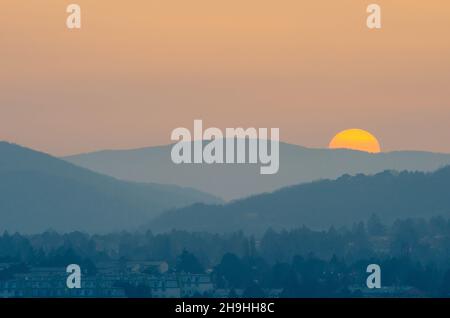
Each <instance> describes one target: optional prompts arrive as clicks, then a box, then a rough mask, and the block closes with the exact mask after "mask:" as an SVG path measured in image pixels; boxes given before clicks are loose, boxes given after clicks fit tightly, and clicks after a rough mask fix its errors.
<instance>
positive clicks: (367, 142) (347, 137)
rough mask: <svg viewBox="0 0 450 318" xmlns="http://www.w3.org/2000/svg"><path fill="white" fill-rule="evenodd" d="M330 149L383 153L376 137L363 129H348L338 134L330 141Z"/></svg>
mask: <svg viewBox="0 0 450 318" xmlns="http://www.w3.org/2000/svg"><path fill="white" fill-rule="evenodd" d="M328 148H330V149H352V150H359V151H365V152H370V153H379V152H380V151H381V148H380V143H379V142H378V140H377V138H375V136H374V135H372V134H371V133H369V132H368V131H365V130H362V129H347V130H343V131H341V132H340V133H338V134H337V135H336V136H334V137H333V139H332V140H331V141H330V145H329V146H328Z"/></svg>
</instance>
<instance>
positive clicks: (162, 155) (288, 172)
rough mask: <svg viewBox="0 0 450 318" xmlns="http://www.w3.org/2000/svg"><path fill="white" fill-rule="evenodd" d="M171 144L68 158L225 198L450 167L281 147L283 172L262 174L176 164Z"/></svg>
mask: <svg viewBox="0 0 450 318" xmlns="http://www.w3.org/2000/svg"><path fill="white" fill-rule="evenodd" d="M170 151H171V146H170V145H168V146H160V147H150V148H142V149H134V150H106V151H99V152H93V153H87V154H81V155H75V156H70V157H66V158H64V159H65V160H67V161H69V162H72V163H74V164H76V165H79V166H81V167H85V168H88V169H91V170H94V171H97V172H99V173H102V174H106V175H110V176H113V177H116V178H119V179H122V180H129V181H138V182H150V181H151V182H158V183H166V184H176V185H179V186H183V187H192V188H195V189H198V190H200V191H204V192H208V193H212V194H214V195H216V196H218V197H221V198H223V199H225V200H233V199H239V198H244V197H247V196H250V195H254V194H259V193H263V192H272V191H274V190H277V189H280V188H282V187H285V186H289V185H295V184H299V183H307V182H311V181H315V180H319V179H335V178H338V177H339V176H341V175H343V174H346V173H348V174H358V173H364V174H375V173H379V172H382V171H384V170H398V171H402V170H409V171H425V172H431V171H434V170H436V169H439V168H442V167H444V166H446V165H449V164H450V154H438V153H429V152H414V151H402V152H389V153H380V154H369V153H365V152H359V151H352V150H329V149H309V148H305V147H300V146H296V145H291V144H286V143H281V144H280V170H279V172H278V173H277V174H275V175H260V173H259V165H249V164H241V165H236V164H231V165H229V164H213V165H207V164H182V165H176V164H174V163H172V161H171V157H170Z"/></svg>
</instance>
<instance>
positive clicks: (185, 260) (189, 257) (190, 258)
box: [176, 250, 205, 274]
mask: <svg viewBox="0 0 450 318" xmlns="http://www.w3.org/2000/svg"><path fill="white" fill-rule="evenodd" d="M176 269H177V271H178V272H185V273H191V274H202V273H204V272H205V270H204V268H203V266H202V265H201V264H200V262H199V261H198V259H197V257H195V255H194V254H192V253H189V252H188V251H187V250H183V252H182V253H181V255H180V256H178V258H177V263H176Z"/></svg>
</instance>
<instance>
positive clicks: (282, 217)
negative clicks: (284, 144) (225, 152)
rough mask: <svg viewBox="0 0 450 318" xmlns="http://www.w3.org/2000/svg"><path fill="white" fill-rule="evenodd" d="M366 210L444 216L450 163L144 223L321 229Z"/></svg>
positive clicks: (386, 216)
mask: <svg viewBox="0 0 450 318" xmlns="http://www.w3.org/2000/svg"><path fill="white" fill-rule="evenodd" d="M372 214H377V215H378V216H379V217H380V218H381V219H382V220H383V221H385V222H392V221H394V220H395V219H397V218H408V217H425V218H427V217H430V216H437V215H442V216H447V217H450V167H446V168H443V169H440V170H438V171H436V172H434V173H422V172H401V173H398V172H390V171H385V172H382V173H379V174H376V175H374V176H366V175H357V176H349V175H344V176H342V177H340V178H338V179H337V180H333V181H331V180H323V181H316V182H313V183H309V184H302V185H297V186H292V187H287V188H284V189H281V190H279V191H276V192H274V193H270V194H262V195H257V196H253V197H250V198H247V199H243V200H238V201H234V202H231V203H229V204H225V205H203V204H196V205H193V206H189V207H186V208H182V209H179V210H174V211H169V212H166V213H163V214H162V215H161V216H159V217H157V218H156V219H154V220H153V221H152V222H151V223H150V229H152V230H153V231H156V232H160V231H167V230H171V229H180V230H189V231H208V232H228V231H237V230H244V231H246V232H251V233H261V232H262V231H264V230H266V229H268V228H273V229H289V228H295V227H301V226H302V225H306V226H308V227H312V228H316V229H324V228H328V227H330V226H336V227H339V226H348V225H351V224H353V223H354V222H359V221H363V220H367V219H368V218H369V217H370V216H371V215H372Z"/></svg>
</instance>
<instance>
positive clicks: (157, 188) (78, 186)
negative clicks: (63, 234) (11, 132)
mask: <svg viewBox="0 0 450 318" xmlns="http://www.w3.org/2000/svg"><path fill="white" fill-rule="evenodd" d="M195 202H205V203H213V202H221V201H220V200H219V199H217V198H215V197H214V196H211V195H209V194H205V193H202V192H199V191H196V190H193V189H188V188H181V187H178V186H169V185H160V184H144V183H135V182H125V181H120V180H117V179H115V178H112V177H109V176H104V175H101V174H98V173H95V172H92V171H89V170H87V169H84V168H80V167H77V166H75V165H73V164H70V163H68V162H66V161H64V160H61V159H58V158H54V157H52V156H49V155H47V154H45V153H41V152H37V151H34V150H31V149H28V148H24V147H21V146H18V145H14V144H10V143H6V142H0V230H2V231H3V230H8V231H20V232H25V233H30V232H39V231H44V230H47V229H50V228H52V229H54V230H57V231H72V230H81V231H88V232H105V231H113V230H123V229H131V228H134V227H137V226H139V225H142V223H143V222H148V220H149V219H151V218H152V217H154V216H156V215H158V214H159V213H161V212H162V211H163V210H166V209H170V208H177V207H182V206H186V205H190V204H193V203H195Z"/></svg>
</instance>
